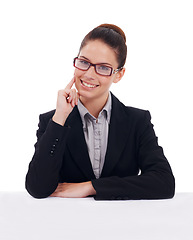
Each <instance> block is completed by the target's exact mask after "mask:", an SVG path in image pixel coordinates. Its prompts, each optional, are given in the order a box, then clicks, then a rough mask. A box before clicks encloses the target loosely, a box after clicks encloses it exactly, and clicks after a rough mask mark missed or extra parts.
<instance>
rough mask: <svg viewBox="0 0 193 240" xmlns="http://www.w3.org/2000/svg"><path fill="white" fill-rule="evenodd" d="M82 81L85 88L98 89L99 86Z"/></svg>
mask: <svg viewBox="0 0 193 240" xmlns="http://www.w3.org/2000/svg"><path fill="white" fill-rule="evenodd" d="M80 81H81V84H82V85H83V86H85V87H88V88H96V87H98V86H99V85H95V84H90V83H86V82H83V81H82V80H80Z"/></svg>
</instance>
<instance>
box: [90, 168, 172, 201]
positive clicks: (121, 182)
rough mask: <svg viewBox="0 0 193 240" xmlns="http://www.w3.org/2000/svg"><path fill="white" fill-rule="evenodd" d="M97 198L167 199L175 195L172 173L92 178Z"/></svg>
mask: <svg viewBox="0 0 193 240" xmlns="http://www.w3.org/2000/svg"><path fill="white" fill-rule="evenodd" d="M92 184H93V187H94V188H95V190H96V193H97V194H96V196H95V199H96V200H138V199H167V198H172V197H173V196H174V191H175V180H174V177H173V175H172V173H161V172H160V173H158V172H149V173H146V174H143V175H139V176H129V177H124V178H120V177H116V176H114V177H107V178H101V179H95V180H92Z"/></svg>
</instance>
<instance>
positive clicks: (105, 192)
mask: <svg viewBox="0 0 193 240" xmlns="http://www.w3.org/2000/svg"><path fill="white" fill-rule="evenodd" d="M54 112H55V111H54V110H53V111H50V112H48V113H45V114H42V115H40V122H39V129H38V131H37V138H38V140H37V143H36V144H35V153H34V156H33V158H32V161H31V162H30V164H29V170H28V173H27V175H26V189H27V191H28V192H29V193H30V194H31V195H32V196H33V197H35V198H45V197H48V196H49V195H50V194H52V193H53V192H54V190H55V189H56V187H57V185H58V183H59V182H72V183H75V182H85V181H90V180H91V181H92V184H93V187H94V188H95V190H96V196H95V197H94V198H95V199H96V200H121V199H124V200H126V199H163V198H172V197H173V196H174V190H175V180H174V176H173V174H172V170H171V168H170V165H169V163H168V161H167V159H166V157H165V156H164V153H163V150H162V148H161V147H160V146H158V143H157V137H156V136H155V132H154V130H153V125H152V124H151V121H150V119H151V117H150V113H149V112H148V111H144V110H140V109H136V108H132V107H126V106H125V105H123V104H122V103H121V102H120V101H119V100H118V99H117V98H116V97H115V96H114V95H113V94H112V112H111V120H110V126H109V136H108V145H107V152H106V157H105V163H104V167H103V170H102V173H101V176H100V178H99V179H96V178H95V175H94V173H93V170H92V166H91V162H90V159H89V154H88V151H87V145H86V142H85V138H84V133H83V129H82V121H81V117H80V114H79V111H78V109H77V107H74V109H73V111H72V112H71V114H70V115H69V117H68V118H67V120H66V123H65V126H64V127H63V126H61V125H59V124H57V123H55V122H53V121H52V120H51V119H52V116H53V114H54ZM139 172H140V174H139Z"/></svg>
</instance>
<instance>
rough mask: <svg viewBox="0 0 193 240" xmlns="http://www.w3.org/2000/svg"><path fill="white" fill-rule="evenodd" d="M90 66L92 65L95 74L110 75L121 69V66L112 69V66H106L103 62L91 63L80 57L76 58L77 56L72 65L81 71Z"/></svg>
mask: <svg viewBox="0 0 193 240" xmlns="http://www.w3.org/2000/svg"><path fill="white" fill-rule="evenodd" d="M91 66H93V67H94V69H95V72H96V73H97V74H99V75H102V76H111V75H112V74H115V73H117V72H118V71H120V70H121V69H122V67H121V68H119V69H115V70H113V68H112V67H109V66H106V65H104V64H100V63H99V64H93V63H90V62H88V61H86V60H84V59H82V58H78V57H76V58H74V67H75V68H77V69H80V70H82V71H87V70H88V69H89V68H90V67H91Z"/></svg>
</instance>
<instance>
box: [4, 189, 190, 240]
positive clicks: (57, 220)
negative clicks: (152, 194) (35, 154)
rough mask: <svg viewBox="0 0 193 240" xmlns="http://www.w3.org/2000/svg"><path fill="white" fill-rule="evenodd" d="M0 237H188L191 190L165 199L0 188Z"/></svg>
mask: <svg viewBox="0 0 193 240" xmlns="http://www.w3.org/2000/svg"><path fill="white" fill-rule="evenodd" d="M0 239H1V240H23V239H25V240H50V239H52V240H60V239H61V240H79V239H80V240H87V239H89V240H103V239H104V240H114V239H116V240H117V239H118V240H146V239H148V240H151V239H152V240H192V239H193V193H177V194H176V195H175V197H174V198H173V199H170V200H155V201H152V200H151V201H150V200H140V201H95V200H94V199H93V198H84V199H72V198H71V199H62V198H47V199H34V198H32V197H31V196H29V195H28V194H27V193H26V192H19V193H18V192H0Z"/></svg>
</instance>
